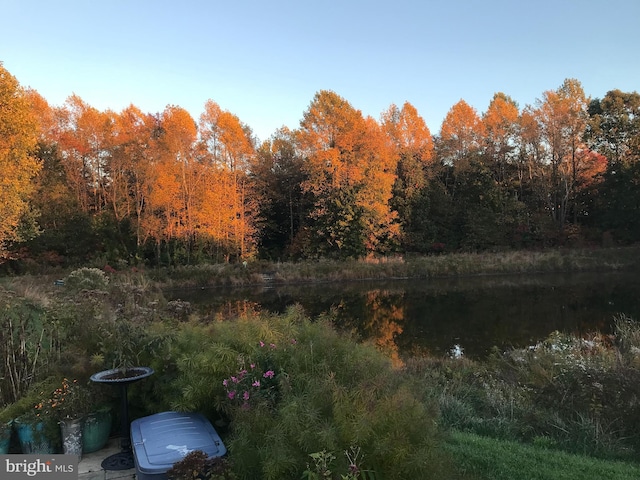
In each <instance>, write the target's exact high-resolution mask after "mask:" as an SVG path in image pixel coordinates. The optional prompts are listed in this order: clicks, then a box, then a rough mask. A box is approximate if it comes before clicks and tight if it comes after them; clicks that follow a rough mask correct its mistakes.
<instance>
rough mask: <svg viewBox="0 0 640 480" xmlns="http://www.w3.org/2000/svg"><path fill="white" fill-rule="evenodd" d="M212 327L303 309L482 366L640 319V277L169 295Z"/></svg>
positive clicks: (398, 350)
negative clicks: (549, 341)
mask: <svg viewBox="0 0 640 480" xmlns="http://www.w3.org/2000/svg"><path fill="white" fill-rule="evenodd" d="M166 296H167V297H168V299H170V300H172V299H177V298H179V299H181V300H185V301H189V302H191V303H192V307H193V308H194V309H198V310H200V311H201V312H202V313H204V314H205V315H208V316H209V317H210V318H225V317H227V316H228V317H232V316H234V314H235V313H237V312H238V311H239V310H243V309H247V308H252V309H263V310H268V311H272V312H282V311H284V310H285V309H286V308H287V307H288V306H290V305H293V304H296V303H297V304H300V305H302V307H303V308H304V309H305V311H306V312H307V313H308V314H309V315H310V316H312V317H316V316H317V315H320V314H322V313H325V312H328V311H329V310H332V309H333V310H334V312H335V315H336V316H335V323H336V326H337V327H338V328H340V329H344V330H348V331H351V332H354V333H355V334H356V335H357V336H358V337H359V338H362V339H366V340H370V341H373V342H374V343H375V344H376V345H378V347H379V348H381V349H382V350H384V351H385V352H387V353H388V354H389V355H390V356H391V357H392V358H403V357H406V356H407V355H412V354H417V355H421V354H426V353H429V354H432V355H447V354H449V353H450V352H451V351H452V349H453V350H455V351H458V352H459V351H462V352H464V354H465V355H467V356H469V357H472V358H482V357H484V356H486V355H487V354H488V352H489V351H490V350H491V349H492V347H494V346H495V347H498V348H500V349H506V348H509V347H525V346H528V345H532V344H534V343H536V342H538V341H540V340H543V339H544V338H546V337H547V336H548V335H549V334H550V333H551V332H553V331H555V330H558V331H562V332H571V333H576V334H580V335H584V334H588V333H590V332H594V331H599V332H603V333H609V332H611V330H612V326H613V322H614V318H615V317H616V316H617V315H619V314H626V315H627V316H630V317H632V318H634V319H637V320H640V275H638V274H635V273H629V272H626V273H615V272H613V273H604V274H603V273H580V274H563V275H558V274H537V275H527V276H523V275H517V276H482V277H466V278H453V279H452V278H447V279H432V280H392V281H376V282H348V283H346V282H345V283H321V284H313V285H298V286H293V285H287V286H277V285H274V286H272V287H254V288H233V289H227V288H224V289H223V288H215V289H205V290H199V289H196V290H180V291H171V292H166Z"/></svg>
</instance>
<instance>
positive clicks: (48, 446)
mask: <svg viewBox="0 0 640 480" xmlns="http://www.w3.org/2000/svg"><path fill="white" fill-rule="evenodd" d="M40 394H41V395H44V392H40ZM29 400H31V401H32V398H31V397H25V399H23V400H21V401H19V402H16V405H15V406H16V407H22V406H23V405H24V404H25V403H27V402H28V401H29ZM18 410H19V412H20V413H19V415H18V416H16V418H15V419H14V420H13V425H14V427H15V429H16V432H17V433H18V440H19V441H20V447H21V449H22V453H25V454H43V453H55V452H56V451H57V450H58V448H59V446H60V427H59V426H58V423H57V421H56V418H55V417H54V416H53V414H52V412H51V409H50V398H49V397H44V396H43V397H42V398H41V399H40V400H37V401H36V402H35V404H34V403H30V406H29V407H27V409H26V410H25V409H18Z"/></svg>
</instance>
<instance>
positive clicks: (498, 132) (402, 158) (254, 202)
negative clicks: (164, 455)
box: [0, 63, 640, 272]
mask: <svg viewBox="0 0 640 480" xmlns="http://www.w3.org/2000/svg"><path fill="white" fill-rule="evenodd" d="M0 172H2V173H1V174H0V218H1V219H2V222H0V265H2V267H1V268H3V269H4V270H5V271H16V272H20V271H26V270H28V269H30V268H35V267H36V266H39V267H58V266H60V267H68V266H74V265H80V264H83V263H87V262H93V263H94V264H100V262H102V264H103V265H104V264H109V265H118V264H124V265H182V264H198V263H214V262H215V263H218V262H243V261H247V260H252V259H267V260H298V259H318V258H332V259H354V258H355V259H357V258H366V257H376V256H385V255H410V254H416V255H425V254H437V253H446V252H477V251H494V252H496V251H504V250H514V249H543V248H547V247H574V246H581V247H582V246H612V245H628V244H632V243H635V242H638V240H640V222H639V221H638V219H639V218H640V94H638V93H637V92H622V91H620V90H616V89H612V90H610V91H609V92H607V93H606V95H605V96H604V97H603V98H593V99H592V98H590V97H589V96H588V95H587V94H586V93H585V92H584V90H583V88H582V85H581V83H580V82H579V81H578V80H576V79H566V80H565V81H564V82H563V83H562V85H560V86H559V87H558V88H557V89H555V90H548V91H545V92H543V93H542V94H541V96H540V98H539V99H538V100H536V102H535V104H534V105H526V106H524V107H522V108H521V107H520V106H519V105H518V104H517V103H516V102H515V101H514V100H513V99H512V98H511V97H509V96H508V95H507V94H505V93H502V92H499V93H496V94H495V95H494V96H493V98H492V99H490V102H489V104H488V106H487V108H486V111H484V112H483V113H478V112H477V111H476V110H475V109H474V108H473V107H471V106H470V105H469V104H467V103H466V102H465V101H464V100H462V99H461V100H460V101H459V102H458V103H456V104H455V105H453V106H452V107H451V109H450V110H449V112H448V113H447V115H446V117H445V119H444V120H443V122H442V125H441V127H440V131H439V133H438V134H437V135H436V134H432V133H431V131H430V129H429V128H428V126H427V125H426V124H425V122H424V120H423V118H422V117H421V116H420V114H419V113H418V111H417V110H416V108H415V107H413V105H411V104H410V103H409V102H406V103H404V104H403V105H402V106H396V105H393V104H392V105H390V106H389V107H388V109H387V110H385V111H384V112H382V113H381V115H380V118H379V119H374V118H372V117H370V116H364V115H363V114H362V112H361V111H360V110H358V109H357V108H356V107H354V106H353V105H351V104H350V103H349V101H348V100H346V99H344V98H342V97H341V96H340V95H339V94H337V93H336V92H333V91H331V90H321V91H318V92H317V93H316V94H315V96H314V97H313V98H312V99H311V101H310V104H309V106H308V108H307V109H306V111H304V112H302V114H301V120H300V124H299V126H298V128H296V129H289V128H287V127H282V128H281V129H279V130H277V131H276V132H274V133H273V134H272V136H271V137H270V138H269V139H267V140H264V141H259V140H258V139H257V138H256V137H255V135H254V134H253V132H252V130H251V127H250V126H249V125H246V124H245V123H243V122H242V121H241V120H240V119H239V118H238V117H237V116H236V115H235V114H233V113H232V112H229V111H227V110H224V109H223V108H221V107H220V105H218V104H217V103H216V102H215V101H213V100H209V101H207V103H206V104H205V105H204V111H203V113H202V114H201V115H200V117H199V118H198V119H197V120H195V119H194V118H192V116H191V115H190V114H189V113H188V112H187V111H186V110H185V109H183V108H181V107H179V106H175V105H168V106H167V107H166V108H165V109H164V111H162V112H158V113H146V112H143V111H141V110H140V109H139V108H137V107H136V106H135V105H130V106H129V107H128V108H126V109H124V110H122V111H121V112H114V111H109V110H107V111H99V110H97V109H95V108H93V107H92V106H91V105H88V104H87V103H86V102H84V101H83V100H82V99H81V98H80V97H78V96H77V95H71V96H69V97H68V99H67V100H66V102H65V103H64V104H63V105H61V106H51V105H49V103H48V102H47V101H46V99H45V98H43V97H42V96H41V95H40V94H39V93H38V92H37V91H35V90H33V89H29V88H25V87H23V86H21V85H20V83H19V81H18V79H16V78H15V77H14V76H13V75H11V73H9V72H8V71H7V70H6V69H5V68H4V66H2V64H1V63H0Z"/></svg>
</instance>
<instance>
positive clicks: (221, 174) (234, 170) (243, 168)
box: [199, 100, 257, 260]
mask: <svg viewBox="0 0 640 480" xmlns="http://www.w3.org/2000/svg"><path fill="white" fill-rule="evenodd" d="M199 135H200V141H201V146H202V152H203V161H205V162H206V164H207V165H208V169H209V172H210V174H211V175H209V176H208V177H207V178H208V182H209V185H208V187H207V192H208V193H209V199H208V200H207V201H206V202H205V203H206V206H207V213H205V216H208V217H209V218H212V219H213V218H215V221H213V222H211V223H208V225H209V226H210V233H211V236H212V238H214V239H215V242H216V243H217V245H219V246H223V249H224V255H225V258H226V259H227V260H229V259H230V258H231V257H233V258H236V259H239V258H247V257H249V256H252V255H254V253H255V237H256V231H255V216H256V211H257V204H256V201H255V200H254V198H253V192H252V191H251V183H250V182H249V179H248V173H249V169H250V166H251V164H252V162H253V160H254V157H255V146H254V138H253V134H252V132H251V129H250V128H249V127H248V126H247V125H245V124H244V123H242V122H241V121H240V119H239V118H238V117H237V116H236V115H234V114H233V113H231V112H229V111H226V110H222V109H221V108H220V106H219V105H218V104H217V103H215V102H214V101H212V100H209V101H208V102H207V103H206V104H205V111H204V113H203V114H202V115H201V116H200V122H199ZM209 214H210V215H209Z"/></svg>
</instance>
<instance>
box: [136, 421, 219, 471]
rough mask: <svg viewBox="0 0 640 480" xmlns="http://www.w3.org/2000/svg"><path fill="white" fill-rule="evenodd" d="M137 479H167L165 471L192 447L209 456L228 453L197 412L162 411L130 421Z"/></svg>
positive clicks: (213, 431)
mask: <svg viewBox="0 0 640 480" xmlns="http://www.w3.org/2000/svg"><path fill="white" fill-rule="evenodd" d="M131 448H132V449H133V458H134V461H135V466H136V478H137V479H138V480H166V478H167V475H166V473H167V470H169V469H170V468H171V467H172V466H173V464H174V463H176V462H179V461H180V460H182V459H183V458H184V457H185V455H186V454H187V453H189V452H192V451H194V450H201V451H203V452H204V453H206V454H207V455H208V456H209V457H221V456H223V455H224V454H225V453H227V449H226V448H225V446H224V444H223V443H222V440H221V439H220V436H219V435H218V432H216V431H215V429H214V428H213V426H212V425H211V423H210V422H209V421H208V420H207V419H206V418H205V417H204V416H203V415H201V414H199V413H183V412H162V413H156V414H154V415H150V416H148V417H143V418H138V419H136V420H134V421H132V422H131Z"/></svg>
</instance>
